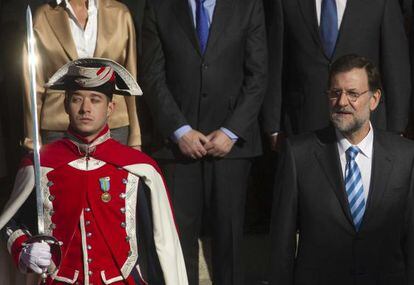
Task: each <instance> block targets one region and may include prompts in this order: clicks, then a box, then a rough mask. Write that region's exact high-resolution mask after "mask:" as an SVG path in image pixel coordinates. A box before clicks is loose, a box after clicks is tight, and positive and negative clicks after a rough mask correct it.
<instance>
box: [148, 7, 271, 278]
mask: <svg viewBox="0 0 414 285" xmlns="http://www.w3.org/2000/svg"><path fill="white" fill-rule="evenodd" d="M147 4H148V10H146V11H145V16H144V24H143V56H142V59H141V71H140V74H141V83H142V86H143V92H144V94H145V95H144V98H145V99H146V101H147V102H148V105H149V107H150V109H151V112H152V115H153V118H154V121H155V124H156V126H157V131H158V132H159V135H160V137H161V141H160V144H159V145H158V146H155V144H154V150H153V151H152V155H153V156H154V157H155V158H157V159H158V162H159V164H160V165H161V168H162V169H163V171H164V173H165V176H166V180H167V185H168V187H169V189H170V191H171V195H172V203H173V206H174V209H175V214H176V219H177V223H178V227H179V231H180V238H181V243H182V247H183V252H184V258H185V261H186V266H187V272H188V275H189V281H190V284H198V272H197V269H198V250H197V249H198V243H197V238H198V236H199V233H200V227H201V221H202V216H203V214H206V213H208V218H209V219H208V220H209V221H210V222H211V225H212V251H213V252H212V254H213V255H212V258H213V260H212V264H213V280H214V284H238V285H239V284H242V283H243V274H242V270H241V268H240V267H241V266H240V254H241V253H240V245H241V238H242V228H243V218H244V203H245V195H246V184H247V178H248V174H249V169H250V164H251V161H250V160H251V158H252V157H254V156H258V155H260V153H261V143H260V135H259V126H258V120H257V117H258V112H259V109H260V105H261V103H262V98H263V96H264V91H265V90H264V89H265V86H266V73H267V50H266V35H265V24H264V16H263V6H262V1H261V0H253V1H251V0H241V1H240V0H239V1H235V0H217V1H214V0H208V1H207V0H206V1H201V0H197V1H188V0H153V1H148V2H147ZM204 217H206V215H205V216H204Z"/></svg>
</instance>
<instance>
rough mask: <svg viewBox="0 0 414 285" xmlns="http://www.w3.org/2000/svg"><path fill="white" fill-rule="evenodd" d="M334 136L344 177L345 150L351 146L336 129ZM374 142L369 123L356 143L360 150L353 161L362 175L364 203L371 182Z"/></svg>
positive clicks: (366, 199)
mask: <svg viewBox="0 0 414 285" xmlns="http://www.w3.org/2000/svg"><path fill="white" fill-rule="evenodd" d="M336 137H337V139H338V142H337V145H338V152H339V159H340V160H341V167H342V174H343V177H344V178H345V168H346V154H345V151H346V150H347V149H348V148H349V147H350V146H352V144H351V143H350V142H349V141H348V140H347V139H346V138H345V137H344V136H343V135H342V134H341V133H340V132H339V131H337V130H336ZM373 144H374V131H373V130H372V125H371V124H370V130H369V132H368V134H367V135H366V137H365V138H364V139H363V140H362V141H361V142H360V143H359V144H357V145H355V146H357V147H358V148H359V149H360V150H361V151H360V152H359V153H358V155H357V156H356V158H355V162H356V163H357V165H358V167H359V171H360V172H361V177H362V185H363V186H364V196H365V203H366V201H368V193H369V186H370V182H371V169H372V150H373Z"/></svg>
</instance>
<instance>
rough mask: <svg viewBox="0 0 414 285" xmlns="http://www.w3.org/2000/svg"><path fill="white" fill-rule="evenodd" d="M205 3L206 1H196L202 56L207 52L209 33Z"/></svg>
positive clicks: (197, 26)
mask: <svg viewBox="0 0 414 285" xmlns="http://www.w3.org/2000/svg"><path fill="white" fill-rule="evenodd" d="M204 1H205V0H196V30H197V36H198V42H199V43H200V50H201V53H202V54H204V52H205V51H206V47H207V41H208V32H209V27H208V15H207V10H206V8H204V5H203V3H204Z"/></svg>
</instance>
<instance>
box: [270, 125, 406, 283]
mask: <svg viewBox="0 0 414 285" xmlns="http://www.w3.org/2000/svg"><path fill="white" fill-rule="evenodd" d="M336 142H337V141H336V136H335V132H334V129H333V128H328V129H324V130H322V131H318V132H315V133H311V134H306V135H301V136H298V137H296V138H292V139H291V140H288V141H287V144H286V149H285V151H284V153H283V158H282V162H281V168H280V172H279V174H278V177H277V180H276V184H277V185H276V188H275V189H276V190H275V192H274V205H273V207H274V209H273V217H272V235H271V236H272V267H271V272H272V284H273V285H287V284H289V285H291V284H298V285H299V284H306V285H313V284H319V285H323V284H326V285H328V284H329V285H332V284H335V285H352V284H364V285H370V284H376V285H380V284H389V285H400V284H401V285H403V284H414V212H413V208H414V193H413V191H414V184H413V183H414V173H413V171H414V168H413V167H414V143H413V142H411V141H409V140H406V139H404V138H401V137H399V136H397V135H393V134H390V133H385V132H382V131H378V130H374V144H373V155H372V158H373V161H372V173H371V183H370V189H369V194H368V199H367V206H366V210H365V214H364V218H363V221H362V224H361V228H360V231H359V232H356V231H355V229H354V226H353V222H352V218H351V214H350V209H349V204H348V202H347V197H346V194H345V189H344V182H343V177H342V170H341V166H340V162H339V155H338V148H337V143H336ZM297 230H298V231H299V242H298V249H297V256H296V257H295V246H296V232H297Z"/></svg>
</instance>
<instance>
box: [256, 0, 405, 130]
mask: <svg viewBox="0 0 414 285" xmlns="http://www.w3.org/2000/svg"><path fill="white" fill-rule="evenodd" d="M271 9H272V11H273V15H272V22H271V23H270V26H269V50H270V53H269V57H270V70H269V89H268V92H267V95H266V99H265V103H264V105H263V106H264V108H263V114H264V127H265V130H266V131H267V132H275V131H280V130H281V129H283V128H284V129H285V130H286V131H287V132H288V133H301V132H304V131H310V130H317V129H320V128H323V127H326V126H327V125H328V124H329V115H328V113H329V112H328V99H327V98H326V95H325V92H324V91H325V90H326V89H327V88H328V86H327V79H328V71H329V67H330V64H331V62H332V61H334V60H336V59H337V58H338V57H340V56H343V55H346V54H350V53H355V54H358V55H362V56H365V57H367V58H368V59H370V60H371V61H372V62H373V63H374V64H376V65H377V66H378V67H379V68H380V71H381V73H382V80H383V85H384V93H383V95H384V97H383V100H382V101H383V102H382V103H381V104H380V106H379V108H378V109H377V112H376V113H375V114H374V117H373V123H374V125H375V126H377V127H380V128H383V129H387V130H390V131H397V132H402V131H403V130H404V129H405V127H406V125H407V121H408V116H409V106H410V104H409V103H410V85H411V84H410V80H411V79H410V65H409V54H408V41H407V37H406V34H405V32H404V25H403V17H402V13H401V8H400V6H399V3H398V1H397V0H348V1H347V6H346V10H345V13H344V16H343V19H342V23H341V27H340V30H339V36H338V40H337V44H336V48H335V51H334V54H333V57H332V59H329V58H328V57H327V56H326V55H325V53H324V51H323V48H322V44H321V39H320V36H319V27H318V23H317V16H316V6H315V0H274V1H273V2H272V8H271ZM281 120H282V122H281Z"/></svg>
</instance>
